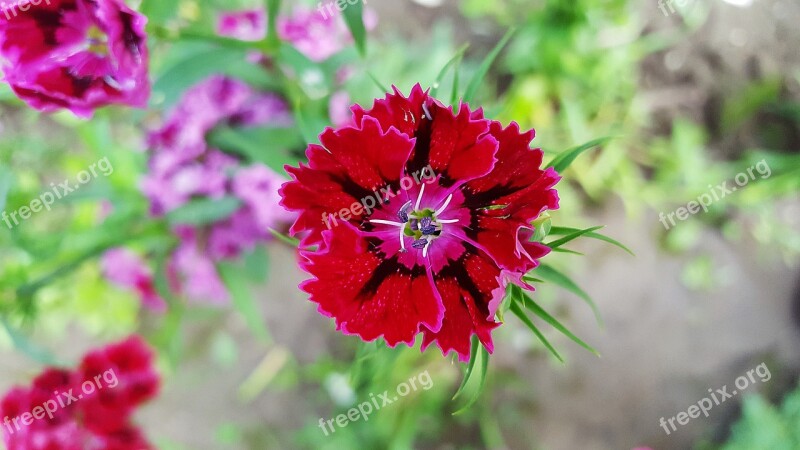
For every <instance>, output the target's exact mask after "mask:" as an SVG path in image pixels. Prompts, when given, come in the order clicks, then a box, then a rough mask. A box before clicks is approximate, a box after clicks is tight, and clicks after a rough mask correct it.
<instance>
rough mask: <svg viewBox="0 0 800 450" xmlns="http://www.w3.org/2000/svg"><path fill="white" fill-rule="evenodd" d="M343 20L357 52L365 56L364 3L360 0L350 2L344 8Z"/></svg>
mask: <svg viewBox="0 0 800 450" xmlns="http://www.w3.org/2000/svg"><path fill="white" fill-rule="evenodd" d="M348 3H349V2H348ZM331 20H333V19H331ZM344 21H345V23H347V28H349V29H350V33H351V34H352V35H353V40H354V41H355V42H356V48H357V49H358V53H359V54H360V55H361V56H362V57H365V56H367V28H366V27H365V26H364V4H363V3H361V2H360V1H357V2H356V3H355V4H353V3H350V4H349V5H348V6H347V8H346V9H345V10H344Z"/></svg>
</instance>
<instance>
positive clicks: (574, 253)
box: [552, 247, 586, 256]
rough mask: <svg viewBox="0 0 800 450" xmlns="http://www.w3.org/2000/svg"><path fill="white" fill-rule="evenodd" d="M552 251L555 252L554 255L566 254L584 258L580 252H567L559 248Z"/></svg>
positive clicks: (567, 250)
mask: <svg viewBox="0 0 800 450" xmlns="http://www.w3.org/2000/svg"><path fill="white" fill-rule="evenodd" d="M552 250H553V251H554V252H556V253H566V254H568V255H577V256H586V255H584V254H583V253H581V252H576V251H575V250H569V249H566V248H561V247H556V248H554V249H552Z"/></svg>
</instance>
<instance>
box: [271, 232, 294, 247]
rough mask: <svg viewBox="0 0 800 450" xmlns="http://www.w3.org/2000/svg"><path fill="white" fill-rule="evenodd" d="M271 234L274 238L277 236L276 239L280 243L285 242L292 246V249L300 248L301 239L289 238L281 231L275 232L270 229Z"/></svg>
mask: <svg viewBox="0 0 800 450" xmlns="http://www.w3.org/2000/svg"><path fill="white" fill-rule="evenodd" d="M269 232H270V233H271V234H272V235H273V236H275V238H276V239H278V240H279V241H281V242H283V243H285V244H288V245H290V246H292V247H300V239H297V238H293V237H291V236H287V235H285V234H283V233H281V232H280V231H278V230H274V229H272V228H270V229H269Z"/></svg>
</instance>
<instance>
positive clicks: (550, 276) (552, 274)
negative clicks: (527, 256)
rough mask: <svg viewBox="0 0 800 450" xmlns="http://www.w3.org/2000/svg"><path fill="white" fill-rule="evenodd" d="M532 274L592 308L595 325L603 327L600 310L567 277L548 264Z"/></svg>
mask: <svg viewBox="0 0 800 450" xmlns="http://www.w3.org/2000/svg"><path fill="white" fill-rule="evenodd" d="M532 273H533V274H534V275H536V276H537V277H539V278H541V279H542V280H544V281H547V282H549V283H553V284H555V285H557V286H560V287H562V288H563V289H566V290H567V291H569V292H572V293H573V294H575V295H577V296H578V297H580V298H582V299H583V300H584V301H585V302H586V303H587V304H588V305H589V306H590V307H591V308H592V311H593V312H594V316H595V318H596V320H597V323H598V324H600V326H603V319H602V318H601V317H600V310H599V309H598V308H597V305H595V303H594V301H593V300H592V298H591V297H589V294H587V293H586V292H584V291H583V289H581V288H580V287H579V286H578V285H577V284H575V282H574V281H572V280H571V279H570V278H569V277H568V276H566V275H564V274H563V273H561V272H559V271H558V270H556V269H554V268H553V267H552V266H550V265H548V264H540V265H539V267H537V268H535V269H533V271H532ZM523 279H527V276H526V277H523Z"/></svg>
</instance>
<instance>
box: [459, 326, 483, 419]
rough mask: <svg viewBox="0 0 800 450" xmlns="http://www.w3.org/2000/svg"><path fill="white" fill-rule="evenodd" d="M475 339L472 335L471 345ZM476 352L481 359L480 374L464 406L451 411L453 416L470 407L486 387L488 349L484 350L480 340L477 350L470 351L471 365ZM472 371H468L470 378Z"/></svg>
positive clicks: (476, 339)
mask: <svg viewBox="0 0 800 450" xmlns="http://www.w3.org/2000/svg"><path fill="white" fill-rule="evenodd" d="M476 341H478V338H477V336H473V346H474V345H475V342H476ZM478 353H480V359H481V365H480V374H479V376H480V378H479V379H478V386H477V388H476V389H475V393H474V394H473V396H472V398H471V399H470V400H469V401H468V402H467V403H466V404H465V405H464V406H462V407H461V408H459V409H458V411H456V412H454V413H453V415H454V416H457V415H459V414H461V413H463V412H465V411H467V410H468V409H470V408H471V407H472V405H474V404H475V403H476V402H477V401H478V399H479V398H480V396H481V394H482V393H483V390H484V388H485V387H486V374H487V373H488V372H489V351H488V350H486V347H484V346H483V345H481V344H480V342H478V349H477V351H474V352H470V364H471V365H473V367H474V363H473V362H472V361H473V360H474V359H476V357H477V354H478ZM473 373H474V371H470V373H469V375H470V378H471V375H472V374H473ZM465 377H466V375H465ZM453 398H455V397H453Z"/></svg>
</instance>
